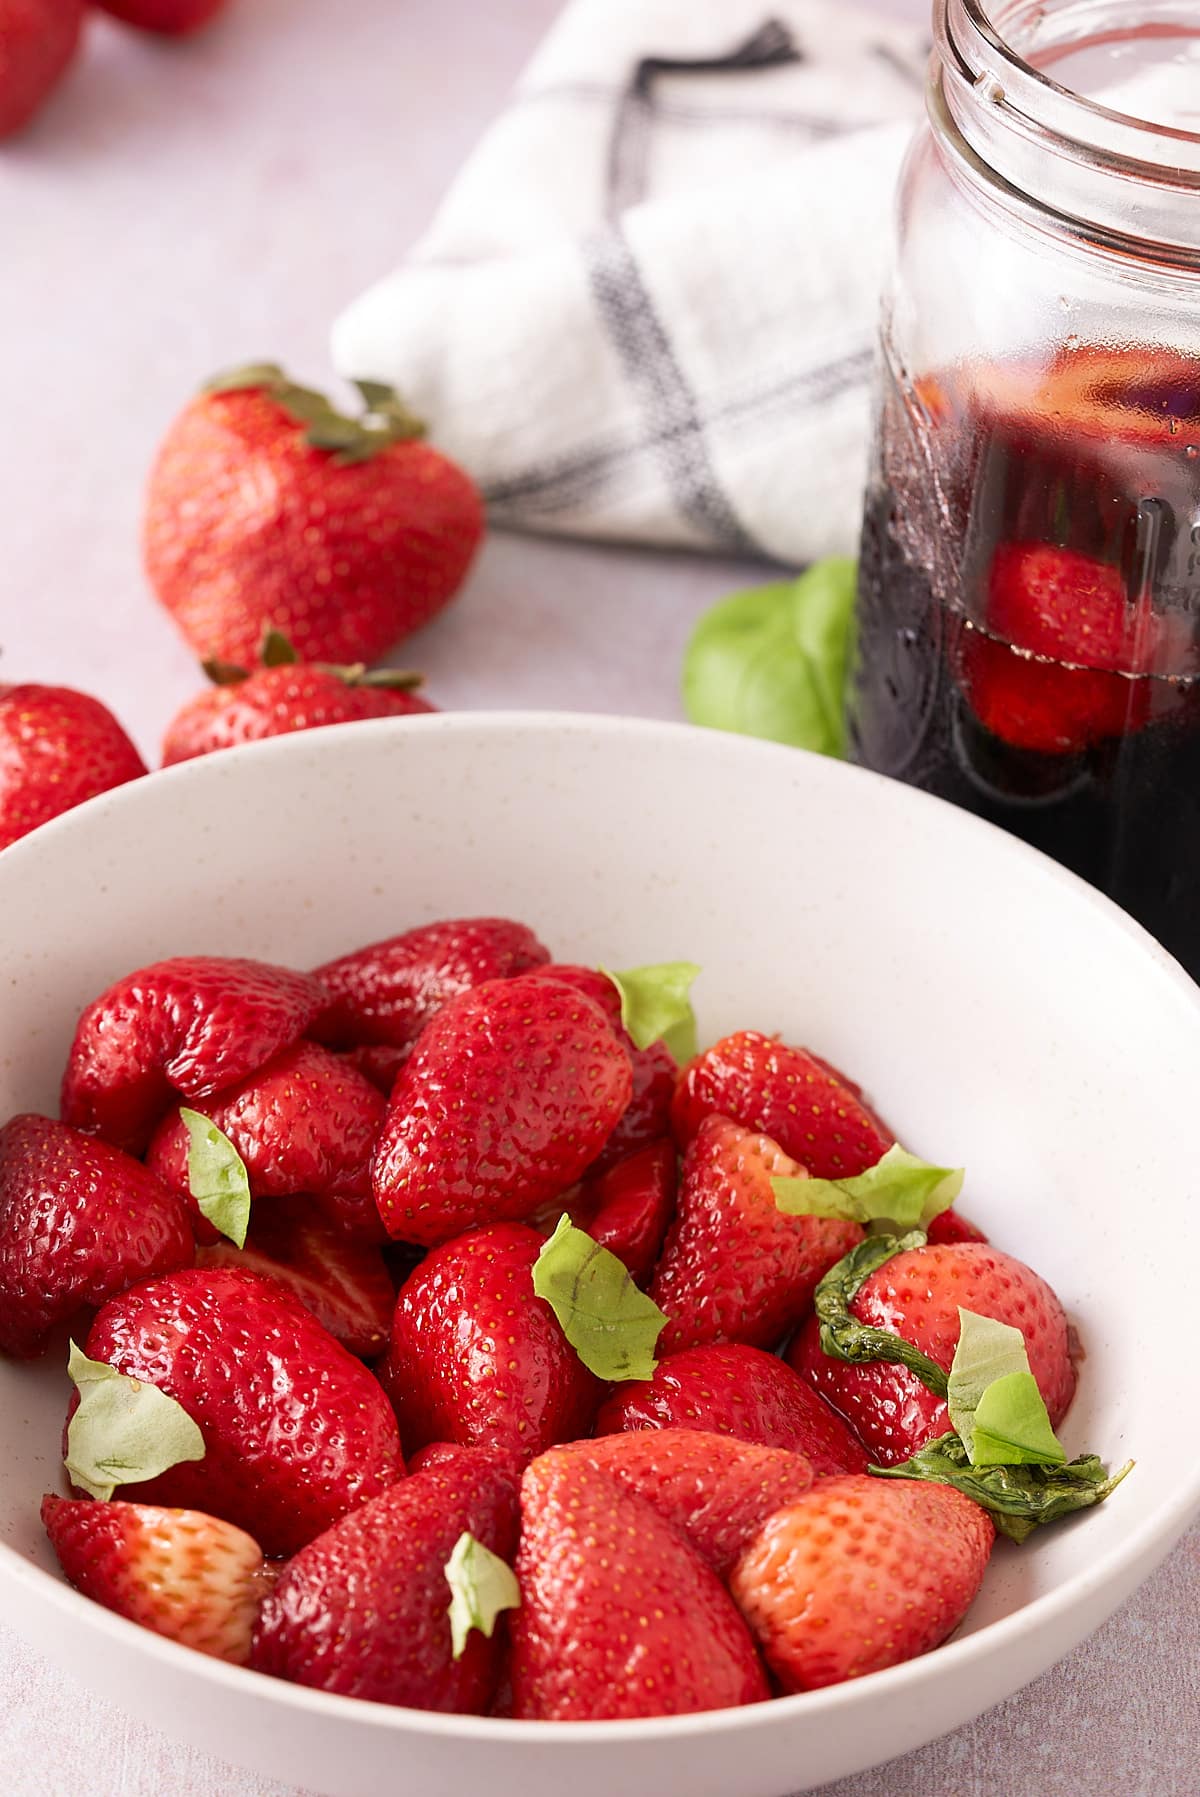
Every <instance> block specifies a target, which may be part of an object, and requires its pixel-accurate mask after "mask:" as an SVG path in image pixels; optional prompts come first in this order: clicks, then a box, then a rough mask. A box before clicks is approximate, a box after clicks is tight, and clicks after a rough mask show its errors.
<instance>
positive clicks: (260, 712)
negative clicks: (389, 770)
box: [163, 663, 437, 767]
mask: <svg viewBox="0 0 1200 1797" xmlns="http://www.w3.org/2000/svg"><path fill="white" fill-rule="evenodd" d="M416 684H417V681H416V678H415V676H413V675H411V674H392V673H390V671H389V670H386V669H384V670H380V671H379V672H377V673H375V674H366V673H364V672H363V670H362V669H361V668H357V667H355V668H329V667H323V666H309V665H304V664H294V663H286V664H284V665H282V666H279V667H268V668H259V669H257V670H256V671H255V672H254V673H252V674H244V676H243V678H242V679H241V680H240V681H236V682H230V681H227V680H225V679H224V678H223V679H222V682H221V684H220V685H217V686H210V687H209V688H208V689H207V690H206V691H204V692H201V693H197V694H196V697H195V698H194V699H189V700H188V702H187V704H186V705H184V706H182V707H181V708H180V710H179V711H177V712H176V713H175V716H174V717H173V718H172V719H171V722H170V723H169V724H168V726H167V734H166V736H165V737H164V738H163V766H164V767H171V766H173V765H174V764H175V763H176V762H177V761H191V760H192V759H193V758H194V757H195V756H197V755H210V754H212V753H213V752H214V751H215V750H218V749H233V748H236V747H237V745H238V744H239V743H251V742H261V741H262V739H263V738H264V737H267V736H290V735H291V734H292V732H293V731H296V730H319V729H322V728H323V727H324V726H325V725H326V724H357V723H361V722H362V721H363V720H365V719H368V718H401V717H413V716H416V715H418V714H420V713H422V712H430V711H435V710H436V709H437V708H436V706H433V705H431V704H430V703H429V701H428V700H427V699H423V698H422V697H421V695H420V694H419V693H417V692H415V691H413V688H414V686H415V685H416Z"/></svg>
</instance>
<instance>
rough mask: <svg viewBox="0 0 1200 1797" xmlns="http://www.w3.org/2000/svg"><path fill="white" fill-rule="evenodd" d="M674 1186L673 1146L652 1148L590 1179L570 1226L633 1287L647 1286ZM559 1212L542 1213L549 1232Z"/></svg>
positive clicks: (671, 1210) (574, 1202)
mask: <svg viewBox="0 0 1200 1797" xmlns="http://www.w3.org/2000/svg"><path fill="white" fill-rule="evenodd" d="M617 1127H618V1128H620V1125H619V1124H618V1125H617ZM678 1184H679V1169H678V1164H677V1160H676V1155H675V1144H674V1142H672V1141H670V1140H668V1141H665V1142H651V1143H650V1145H649V1147H648V1148H642V1149H639V1150H638V1151H637V1152H636V1153H634V1154H630V1155H627V1156H626V1157H625V1158H624V1159H623V1160H619V1161H617V1162H615V1163H614V1164H613V1165H612V1166H611V1167H610V1168H609V1169H608V1171H607V1172H606V1173H600V1174H589V1176H588V1177H587V1178H586V1179H585V1180H584V1181H583V1183H582V1185H581V1186H580V1188H579V1192H578V1196H577V1197H574V1198H572V1199H571V1200H570V1201H569V1203H568V1204H567V1205H566V1208H567V1210H569V1211H570V1214H571V1220H572V1222H574V1223H576V1224H578V1226H579V1228H580V1229H585V1230H586V1231H587V1233H588V1234H589V1235H590V1236H591V1238H592V1240H593V1241H594V1242H599V1243H600V1246H601V1247H602V1248H607V1249H608V1250H609V1252H610V1253H611V1254H615V1255H616V1257H617V1259H618V1260H620V1261H623V1262H624V1263H625V1265H626V1267H627V1268H628V1269H629V1273H630V1275H631V1277H632V1278H633V1280H634V1281H635V1283H636V1284H638V1285H646V1284H648V1283H649V1280H650V1275H651V1274H652V1272H653V1271H654V1263H655V1262H656V1261H657V1259H658V1256H659V1252H660V1250H661V1248H662V1245H663V1237H664V1236H665V1235H666V1233H667V1225H668V1224H669V1223H670V1221H671V1218H672V1216H673V1215H674V1214H675V1192H676V1188H677V1186H678ZM562 1209H563V1206H562V1205H558V1206H555V1205H550V1206H548V1207H547V1211H548V1212H549V1211H554V1212H555V1214H554V1215H552V1216H549V1215H548V1217H547V1220H548V1223H549V1227H550V1229H551V1230H553V1228H554V1226H555V1224H556V1223H557V1222H558V1217H559V1214H561V1211H562Z"/></svg>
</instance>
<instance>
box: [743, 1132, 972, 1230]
mask: <svg viewBox="0 0 1200 1797" xmlns="http://www.w3.org/2000/svg"><path fill="white" fill-rule="evenodd" d="M962 1183H963V1170H962V1168H961V1167H932V1166H930V1164H929V1162H928V1161H923V1160H920V1159H919V1158H918V1156H917V1155H915V1154H909V1153H908V1152H907V1150H906V1149H904V1148H901V1146H900V1144H899V1143H898V1142H893V1144H892V1146H891V1147H890V1148H889V1149H888V1150H887V1152H886V1154H884V1155H882V1156H881V1158H880V1159H879V1160H878V1161H876V1163H875V1165H874V1166H873V1167H868V1168H867V1170H866V1172H865V1173H856V1174H855V1175H854V1176H853V1177H852V1178H850V1179H773V1180H772V1181H771V1189H772V1191H773V1192H774V1194H775V1203H776V1206H777V1207H778V1209H779V1210H781V1211H783V1213H784V1214H785V1216H789V1217H835V1218H838V1219H840V1220H841V1221H842V1222H845V1223H861V1224H862V1225H863V1227H864V1228H866V1227H868V1226H869V1225H871V1224H873V1223H888V1224H892V1225H894V1228H893V1229H891V1230H889V1231H887V1232H886V1233H889V1234H900V1233H901V1232H902V1231H904V1230H906V1229H926V1228H928V1226H929V1224H930V1223H932V1222H933V1219H934V1218H935V1217H938V1216H940V1215H941V1213H942V1212H943V1211H944V1210H949V1208H950V1206H951V1205H952V1204H953V1203H954V1200H955V1199H956V1198H957V1197H958V1194H959V1193H960V1192H961V1191H962Z"/></svg>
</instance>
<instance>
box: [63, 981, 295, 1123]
mask: <svg viewBox="0 0 1200 1797" xmlns="http://www.w3.org/2000/svg"><path fill="white" fill-rule="evenodd" d="M324 1001H325V995H324V993H323V991H322V989H321V987H320V986H319V985H318V984H317V983H316V981H315V980H312V979H309V978H308V977H307V975H305V974H302V973H293V972H292V971H291V969H290V968H286V967H273V966H270V965H269V964H268V963H267V962H265V961H238V960H228V959H226V958H224V957H223V956H219V955H179V956H176V957H175V958H174V959H173V960H170V961H157V962H155V963H154V965H153V966H150V967H142V968H139V969H138V970H137V972H136V973H130V974H126V976H125V978H124V979H123V980H118V981H117V983H116V984H115V985H114V986H110V987H109V988H108V990H107V991H106V992H102V993H101V994H100V996H99V998H97V999H94V1000H93V1001H92V1003H91V1004H90V1005H89V1006H88V1008H87V1010H86V1011H85V1012H84V1013H83V1016H82V1017H81V1018H80V1019H79V1024H78V1026H77V1028H76V1031H75V1040H74V1042H73V1043H72V1044H71V1052H70V1056H69V1057H68V1060H67V1069H66V1072H65V1074H64V1075H63V1088H62V1114H63V1121H64V1122H66V1123H70V1124H73V1125H74V1126H75V1128H76V1129H83V1130H86V1131H87V1132H88V1133H89V1134H90V1135H97V1136H103V1137H104V1139H105V1141H107V1142H112V1143H114V1144H115V1146H117V1147H118V1148H125V1149H127V1150H128V1151H129V1152H130V1153H132V1154H140V1153H141V1152H142V1151H143V1150H144V1148H145V1147H146V1144H147V1143H148V1141H149V1140H150V1136H151V1133H152V1131H153V1129H154V1125H155V1124H156V1123H157V1122H158V1119H159V1118H160V1117H161V1116H162V1114H163V1112H164V1111H165V1110H166V1109H167V1106H168V1105H169V1104H170V1103H171V1102H172V1099H173V1098H174V1096H175V1094H176V1093H179V1092H182V1093H183V1095H184V1096H185V1097H186V1098H188V1099H191V1100H196V1099H202V1098H208V1097H210V1096H211V1095H212V1094H213V1093H214V1092H220V1091H223V1090H224V1088H225V1087H226V1086H232V1085H235V1084H237V1083H238V1082H239V1081H240V1080H244V1079H246V1078H247V1077H248V1075H250V1074H251V1073H254V1072H256V1071H257V1070H258V1068H260V1067H261V1066H263V1064H264V1063H265V1062H267V1061H269V1060H270V1059H271V1057H272V1056H273V1055H277V1054H278V1053H279V1051H280V1049H281V1048H286V1047H287V1046H288V1044H289V1043H291V1042H294V1041H295V1040H296V1039H297V1037H299V1036H302V1035H303V1034H304V1031H305V1029H306V1028H307V1026H308V1025H309V1024H310V1023H311V1022H312V1020H313V1018H314V1017H315V1016H316V1014H317V1012H318V1011H319V1010H320V1009H321V1006H322V1004H323V1003H324Z"/></svg>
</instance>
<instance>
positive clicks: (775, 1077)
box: [671, 1030, 896, 1179]
mask: <svg viewBox="0 0 1200 1797" xmlns="http://www.w3.org/2000/svg"><path fill="white" fill-rule="evenodd" d="M714 1112H719V1113H721V1114H722V1115H723V1116H726V1117H732V1118H734V1119H735V1120H736V1121H737V1122H738V1123H741V1124H743V1125H744V1127H745V1128H746V1129H748V1130H757V1131H759V1132H761V1134H763V1135H766V1136H770V1138H771V1140H772V1141H773V1142H776V1143H778V1145H779V1147H780V1148H782V1150H783V1152H784V1153H785V1154H789V1155H791V1157H792V1159H793V1160H796V1161H799V1162H800V1164H801V1166H802V1167H804V1168H806V1169H807V1171H808V1172H809V1173H810V1174H811V1176H812V1177H813V1178H814V1179H844V1178H847V1177H848V1176H850V1175H852V1174H855V1173H862V1172H865V1170H866V1169H867V1168H868V1167H873V1166H874V1165H875V1162H876V1161H877V1160H878V1159H879V1158H880V1156H881V1155H882V1154H884V1153H886V1151H887V1150H888V1149H889V1148H890V1147H891V1145H892V1143H893V1142H894V1141H895V1139H896V1138H895V1136H894V1135H893V1134H892V1133H891V1131H890V1130H889V1129H888V1128H887V1127H886V1125H884V1124H883V1123H881V1122H880V1120H879V1118H878V1117H877V1116H876V1114H875V1112H874V1111H873V1110H872V1109H871V1108H870V1106H869V1105H868V1104H866V1102H865V1101H864V1099H863V1098H862V1095H861V1092H860V1091H859V1090H858V1088H857V1087H855V1086H854V1085H853V1084H852V1083H851V1082H850V1081H848V1080H847V1079H846V1078H845V1076H844V1075H843V1074H840V1073H839V1072H838V1071H837V1069H836V1068H835V1067H831V1066H830V1064H829V1062H828V1061H823V1060H821V1059H820V1058H819V1057H818V1056H817V1055H814V1054H811V1053H810V1052H809V1050H808V1049H807V1048H793V1047H791V1046H790V1045H789V1044H788V1043H786V1042H779V1041H777V1040H776V1039H775V1038H774V1037H772V1036H764V1035H763V1034H762V1033H761V1031H759V1030H738V1031H737V1032H736V1034H734V1035H732V1036H725V1037H724V1038H723V1039H722V1040H721V1041H720V1042H717V1043H714V1045H713V1046H712V1047H711V1048H706V1049H705V1050H704V1052H703V1054H699V1055H697V1056H696V1058H695V1059H694V1060H692V1061H690V1062H689V1063H688V1065H687V1066H686V1067H685V1068H684V1070H683V1072H682V1074H681V1075H680V1078H679V1085H678V1089H677V1091H676V1094H675V1102H674V1105H673V1106H672V1111H671V1121H672V1125H673V1127H674V1130H675V1135H676V1138H677V1140H678V1141H679V1144H680V1146H681V1147H686V1146H687V1144H688V1143H689V1142H690V1141H691V1140H692V1137H693V1136H694V1135H695V1134H696V1132H697V1130H698V1129H699V1127H700V1124H701V1123H702V1122H703V1120H704V1118H705V1117H708V1116H711V1115H712V1114H713V1113H714Z"/></svg>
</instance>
